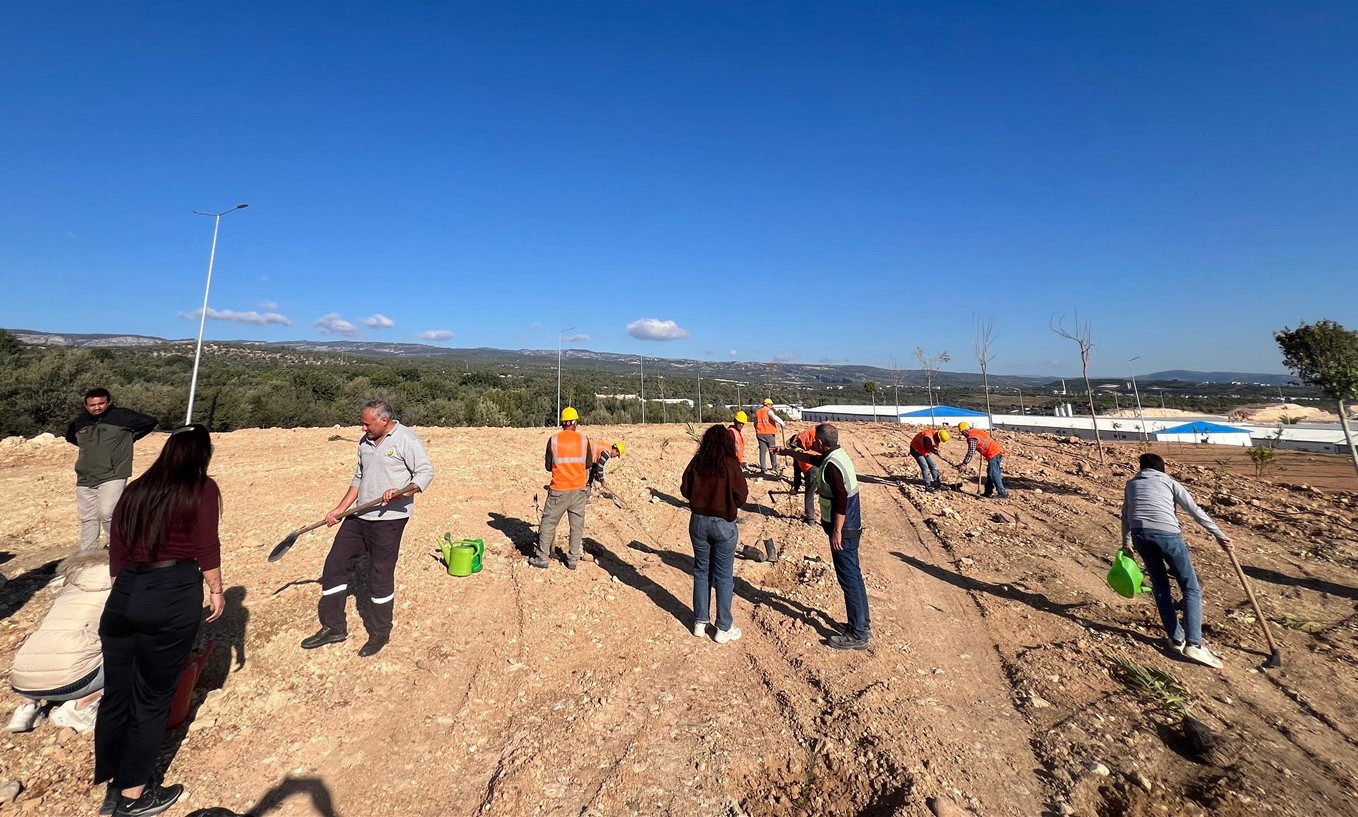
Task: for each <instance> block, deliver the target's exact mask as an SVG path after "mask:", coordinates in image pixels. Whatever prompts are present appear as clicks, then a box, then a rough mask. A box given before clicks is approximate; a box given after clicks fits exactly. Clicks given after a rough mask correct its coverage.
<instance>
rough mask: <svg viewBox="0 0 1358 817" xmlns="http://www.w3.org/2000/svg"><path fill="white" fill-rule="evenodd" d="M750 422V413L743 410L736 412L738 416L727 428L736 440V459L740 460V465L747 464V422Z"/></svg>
mask: <svg viewBox="0 0 1358 817" xmlns="http://www.w3.org/2000/svg"><path fill="white" fill-rule="evenodd" d="M748 422H750V415H748V414H746V413H745V412H743V411H737V412H736V418H735V420H733V421H732V422H731V424H730V425H729V426H727V427H726V428H727V429H728V430H729V431H730V432H731V439H733V440H735V441H736V459H737V460H740V465H741V467H742V468H743V467H744V466H745V424H746V423H748Z"/></svg>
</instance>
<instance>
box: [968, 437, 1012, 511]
mask: <svg viewBox="0 0 1358 817" xmlns="http://www.w3.org/2000/svg"><path fill="white" fill-rule="evenodd" d="M957 430H958V432H960V433H961V434H962V436H964V437H966V438H967V456H966V457H964V458H963V459H962V461H961V462H960V463H958V464H957V470H959V471H960V470H962V469H963V468H966V467H967V463H969V462H971V458H972V455H973V454H980V455H981V456H982V457H984V458H985V462H986V478H985V493H984V494H983V496H990V495H991V494H994V495H995V496H998V497H999V498H1000V499H1008V498H1009V492H1008V491H1006V490H1005V488H1004V477H1003V476H1001V475H1000V466H1001V464H1002V463H1003V462H1004V446H1002V445H1000V443H999V441H997V440H996V439H995V438H994V437H992V436H990V432H988V431H982V430H981V429H979V428H972V426H971V423H966V422H962V423H958V424H957Z"/></svg>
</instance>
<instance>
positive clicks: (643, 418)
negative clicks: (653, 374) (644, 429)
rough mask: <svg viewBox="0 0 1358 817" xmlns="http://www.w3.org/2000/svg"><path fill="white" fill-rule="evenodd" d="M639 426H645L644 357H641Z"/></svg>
mask: <svg viewBox="0 0 1358 817" xmlns="http://www.w3.org/2000/svg"><path fill="white" fill-rule="evenodd" d="M641 424H642V425H646V356H645V355H642V356H641Z"/></svg>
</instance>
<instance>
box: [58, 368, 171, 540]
mask: <svg viewBox="0 0 1358 817" xmlns="http://www.w3.org/2000/svg"><path fill="white" fill-rule="evenodd" d="M156 425H157V423H156V418H154V417H148V416H146V415H145V414H140V413H138V412H135V411H133V410H131V409H125V408H123V407H122V406H115V405H113V396H112V395H110V394H109V391H108V389H90V390H89V391H87V392H85V413H84V414H82V415H80V416H79V417H77V418H75V419H74V420H72V421H71V424H70V425H69V426H67V427H66V442H68V443H70V444H71V445H74V446H76V447H77V448H79V449H80V453H79V454H78V455H77V456H76V460H75V507H76V513H77V514H79V516H80V549H81V550H94V549H95V548H97V547H99V531H100V530H103V532H104V547H108V526H109V522H111V521H112V520H113V508H114V506H116V505H117V504H118V498H119V497H121V496H122V495H123V488H124V487H125V486H126V485H127V480H128V478H130V477H131V476H132V443H134V442H136V441H137V440H140V439H141V438H142V437H145V436H146V435H147V434H150V433H151V432H152V431H154V430H155V428H156Z"/></svg>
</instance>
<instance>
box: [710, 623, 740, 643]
mask: <svg viewBox="0 0 1358 817" xmlns="http://www.w3.org/2000/svg"><path fill="white" fill-rule="evenodd" d="M716 640H717V643H718V644H729V643H731V642H732V641H739V640H740V628H739V627H732V628H731V629H729V630H717V639H716Z"/></svg>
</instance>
